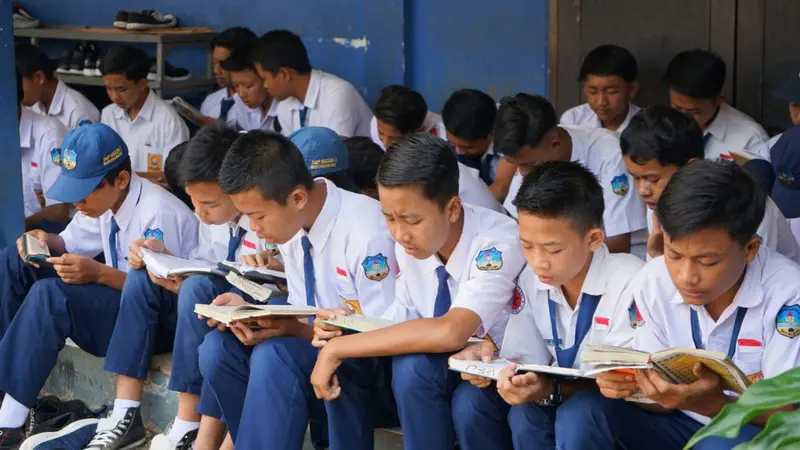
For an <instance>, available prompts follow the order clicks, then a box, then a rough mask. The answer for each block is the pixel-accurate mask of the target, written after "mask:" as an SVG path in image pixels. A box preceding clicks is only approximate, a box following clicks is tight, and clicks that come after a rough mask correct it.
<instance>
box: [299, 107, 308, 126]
mask: <svg viewBox="0 0 800 450" xmlns="http://www.w3.org/2000/svg"><path fill="white" fill-rule="evenodd" d="M307 115H308V106H306V107H304V108H303V109H302V110H301V111H300V128H305V127H306V116H307Z"/></svg>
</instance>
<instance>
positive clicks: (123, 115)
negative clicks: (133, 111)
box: [114, 89, 156, 122]
mask: <svg viewBox="0 0 800 450" xmlns="http://www.w3.org/2000/svg"><path fill="white" fill-rule="evenodd" d="M155 102H156V94H155V93H154V92H153V91H152V90H151V89H148V91H147V99H146V100H145V101H144V105H142V109H141V110H140V111H139V114H138V115H137V116H136V119H133V120H131V119H130V116H128V113H127V112H126V111H125V110H124V109H122V108H120V107H119V106H117V105H114V108H115V109H114V118H115V119H126V120H128V121H129V122H135V121H136V120H137V119H138V118H140V117H141V118H142V119H144V120H147V121H150V120H152V119H153V112H154V111H155V107H156V104H155Z"/></svg>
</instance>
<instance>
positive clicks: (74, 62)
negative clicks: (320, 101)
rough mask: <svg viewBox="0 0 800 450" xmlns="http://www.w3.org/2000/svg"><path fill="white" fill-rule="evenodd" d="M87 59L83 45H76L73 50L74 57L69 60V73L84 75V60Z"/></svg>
mask: <svg viewBox="0 0 800 450" xmlns="http://www.w3.org/2000/svg"><path fill="white" fill-rule="evenodd" d="M85 59H86V53H85V52H84V47H83V45H79V46H77V47H75V50H73V51H72V58H71V59H70V61H69V73H72V74H75V75H83V61H84V60H85Z"/></svg>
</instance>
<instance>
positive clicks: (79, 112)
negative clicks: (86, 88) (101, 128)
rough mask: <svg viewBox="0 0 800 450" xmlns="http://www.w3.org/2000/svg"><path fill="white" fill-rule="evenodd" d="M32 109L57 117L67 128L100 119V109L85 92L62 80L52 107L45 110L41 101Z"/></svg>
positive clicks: (51, 104)
mask: <svg viewBox="0 0 800 450" xmlns="http://www.w3.org/2000/svg"><path fill="white" fill-rule="evenodd" d="M32 109H33V110H34V111H35V112H37V113H39V114H43V115H46V116H50V117H53V118H55V119H57V120H58V121H59V122H61V124H62V125H64V127H65V128H66V129H67V130H71V129H73V128H78V127H79V126H81V125H84V124H90V123H97V122H99V121H100V111H99V110H98V109H97V107H96V106H94V104H93V103H92V102H90V101H89V99H88V98H86V97H84V96H83V94H81V93H80V92H78V91H76V90H75V89H72V88H71V87H69V86H67V83H64V82H63V81H61V80H58V86H56V93H55V95H53V101H52V102H50V109H48V110H47V111H45V110H44V106H43V105H42V104H41V102H40V103H37V104H35V105H33V108H32Z"/></svg>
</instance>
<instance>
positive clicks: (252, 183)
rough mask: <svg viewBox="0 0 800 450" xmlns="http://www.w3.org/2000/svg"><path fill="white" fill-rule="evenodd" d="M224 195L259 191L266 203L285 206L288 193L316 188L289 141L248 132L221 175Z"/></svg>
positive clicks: (233, 148) (232, 150)
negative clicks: (267, 201)
mask: <svg viewBox="0 0 800 450" xmlns="http://www.w3.org/2000/svg"><path fill="white" fill-rule="evenodd" d="M219 185H220V187H221V188H222V192H224V193H226V194H228V195H231V194H238V193H240V192H244V191H247V190H249V189H258V190H259V192H260V193H261V196H262V197H264V199H266V200H273V201H275V202H278V203H279V204H280V205H286V200H287V199H288V197H289V194H290V193H291V192H292V190H294V189H295V188H297V187H298V186H302V187H304V188H306V189H309V190H310V189H311V188H312V187H314V179H313V178H312V177H311V172H309V171H308V168H307V167H306V163H305V160H304V159H303V154H302V153H300V150H299V149H298V148H297V146H295V145H294V143H292V141H290V140H289V138H287V137H285V136H282V135H280V134H277V133H272V132H267V131H260V130H256V131H249V132H247V133H242V135H241V136H239V138H238V139H237V140H236V142H234V143H233V144H232V145H231V148H230V149H229V150H228V153H227V154H226V155H225V159H224V160H223V162H222V169H220V173H219Z"/></svg>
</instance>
